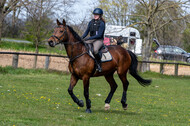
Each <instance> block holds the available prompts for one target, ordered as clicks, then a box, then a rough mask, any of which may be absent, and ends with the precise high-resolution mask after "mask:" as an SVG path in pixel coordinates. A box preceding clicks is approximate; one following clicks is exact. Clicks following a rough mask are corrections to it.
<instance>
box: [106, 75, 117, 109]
mask: <svg viewBox="0 0 190 126" xmlns="http://www.w3.org/2000/svg"><path fill="white" fill-rule="evenodd" d="M105 78H106V80H107V82H108V83H109V84H110V87H111V91H110V92H109V94H108V97H107V98H106V100H105V110H109V109H110V105H109V103H110V102H111V99H112V97H113V94H114V92H115V90H116V89H117V84H116V82H115V80H114V78H113V73H111V74H109V75H105Z"/></svg>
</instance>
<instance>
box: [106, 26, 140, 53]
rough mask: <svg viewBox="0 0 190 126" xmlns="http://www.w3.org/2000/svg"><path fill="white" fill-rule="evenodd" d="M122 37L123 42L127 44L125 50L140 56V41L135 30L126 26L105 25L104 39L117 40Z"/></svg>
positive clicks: (138, 34)
mask: <svg viewBox="0 0 190 126" xmlns="http://www.w3.org/2000/svg"><path fill="white" fill-rule="evenodd" d="M119 36H122V37H123V39H124V42H126V43H127V44H128V47H127V48H126V49H129V50H131V51H132V52H134V53H135V54H137V55H141V54H142V39H140V33H139V31H138V30H137V29H135V28H132V27H126V26H116V25H106V29H105V37H109V38H111V37H113V38H117V37H119Z"/></svg>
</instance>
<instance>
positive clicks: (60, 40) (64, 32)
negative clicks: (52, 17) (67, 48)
mask: <svg viewBox="0 0 190 126" xmlns="http://www.w3.org/2000/svg"><path fill="white" fill-rule="evenodd" d="M59 27H60V26H58V27H57V28H59ZM65 34H67V35H68V33H67V26H65V29H64V31H63V34H62V35H61V36H60V37H57V36H55V35H52V36H51V37H53V39H54V41H56V40H55V38H56V39H57V40H58V43H55V45H58V44H68V45H72V49H71V57H69V62H70V63H71V66H72V67H73V61H74V60H75V59H77V58H79V57H81V56H82V55H84V54H86V53H87V54H88V49H87V51H85V52H83V53H81V54H79V55H77V56H75V57H72V55H73V45H75V44H79V43H81V42H82V41H77V42H63V40H64V39H65V38H64V37H63V36H64V35H65ZM62 37H63V38H62ZM61 38H62V39H61ZM85 48H87V47H86V45H85Z"/></svg>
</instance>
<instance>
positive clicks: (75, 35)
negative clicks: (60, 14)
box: [67, 25, 83, 43]
mask: <svg viewBox="0 0 190 126" xmlns="http://www.w3.org/2000/svg"><path fill="white" fill-rule="evenodd" d="M67 27H68V28H69V31H70V32H71V33H72V34H73V36H74V37H75V38H76V39H77V40H78V41H81V42H82V43H83V40H82V39H81V37H80V36H79V35H78V34H77V33H76V32H75V31H74V30H73V28H72V27H71V26H68V25H67Z"/></svg>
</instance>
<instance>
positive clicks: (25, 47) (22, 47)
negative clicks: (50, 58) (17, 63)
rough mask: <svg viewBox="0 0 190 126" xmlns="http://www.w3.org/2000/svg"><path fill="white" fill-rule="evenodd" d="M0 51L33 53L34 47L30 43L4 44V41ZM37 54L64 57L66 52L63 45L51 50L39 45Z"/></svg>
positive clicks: (46, 46) (0, 44)
mask: <svg viewBox="0 0 190 126" xmlns="http://www.w3.org/2000/svg"><path fill="white" fill-rule="evenodd" d="M46 44H47V43H46ZM0 49H5V50H14V51H22V52H23V51H27V52H35V50H36V49H35V45H33V44H32V43H16V42H5V41H2V42H1V43H0ZM39 53H51V54H60V55H66V51H65V49H64V46H63V45H59V46H56V47H55V48H52V47H50V46H49V45H40V46H39Z"/></svg>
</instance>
